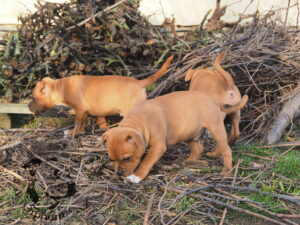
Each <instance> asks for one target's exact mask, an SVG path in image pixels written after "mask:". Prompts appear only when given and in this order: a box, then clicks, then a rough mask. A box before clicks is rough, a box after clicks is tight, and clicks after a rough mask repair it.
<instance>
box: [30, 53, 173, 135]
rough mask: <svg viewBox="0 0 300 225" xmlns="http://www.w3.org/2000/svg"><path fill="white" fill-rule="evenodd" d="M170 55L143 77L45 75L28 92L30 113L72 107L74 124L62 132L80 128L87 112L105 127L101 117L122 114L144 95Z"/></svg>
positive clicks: (161, 71)
mask: <svg viewBox="0 0 300 225" xmlns="http://www.w3.org/2000/svg"><path fill="white" fill-rule="evenodd" d="M172 59H173V56H171V57H169V58H168V59H167V61H166V62H165V63H164V64H163V66H162V67H161V68H160V69H159V70H158V71H157V72H156V73H155V74H153V75H151V76H149V77H147V78H146V79H144V80H136V79H134V78H131V77H124V76H88V75H84V76H72V77H66V78H62V79H58V80H53V79H51V78H49V77H46V78H44V79H42V81H40V82H38V83H37V84H36V86H35V88H34V89H33V91H32V97H33V100H32V102H30V104H29V109H30V111H32V112H36V111H40V110H48V109H51V108H52V107H54V106H55V105H66V106H69V107H71V108H72V109H74V111H75V117H76V126H75V129H74V130H71V131H67V132H66V134H68V135H73V134H77V133H80V132H83V131H84V123H85V121H86V119H87V116H88V114H90V115H94V116H97V123H98V125H99V126H100V127H102V128H107V125H106V121H105V117H104V116H109V115H114V114H118V113H119V114H121V115H122V116H124V115H125V114H126V112H127V111H128V110H129V109H130V108H131V107H132V106H133V105H135V104H136V103H138V102H141V101H143V100H145V99H146V98H147V94H146V90H145V87H147V86H148V85H150V84H152V83H154V82H155V81H156V80H158V79H159V78H160V77H161V76H162V75H163V73H164V72H165V71H166V70H167V68H168V66H169V64H170V63H171V61H172Z"/></svg>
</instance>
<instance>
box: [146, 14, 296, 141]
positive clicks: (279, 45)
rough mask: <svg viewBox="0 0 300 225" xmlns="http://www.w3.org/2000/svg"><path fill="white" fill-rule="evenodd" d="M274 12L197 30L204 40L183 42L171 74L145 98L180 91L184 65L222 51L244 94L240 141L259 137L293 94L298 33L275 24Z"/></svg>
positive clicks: (203, 63)
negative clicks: (217, 29) (221, 29)
mask: <svg viewBox="0 0 300 225" xmlns="http://www.w3.org/2000/svg"><path fill="white" fill-rule="evenodd" d="M274 14H276V13H274V12H272V13H268V14H266V15H260V16H259V15H258V14H255V15H253V16H252V17H253V19H252V22H249V23H247V24H246V25H245V24H244V25H243V24H240V23H238V24H236V26H235V27H234V28H233V29H230V30H228V31H227V32H225V33H223V34H221V35H220V34H219V33H218V35H215V36H214V34H212V35H209V34H208V33H206V32H203V33H201V34H200V35H202V38H203V39H205V40H206V41H207V39H208V38H210V42H209V43H207V44H206V45H203V43H202V42H201V41H199V42H198V43H197V42H193V45H194V46H193V47H192V48H187V47H186V46H185V45H183V48H182V51H181V52H178V56H179V59H178V61H177V62H175V63H174V64H173V65H172V66H171V67H170V69H169V72H170V74H171V75H169V76H168V78H167V79H165V80H164V81H163V82H161V83H160V84H159V85H158V86H157V87H156V89H155V90H153V92H152V93H151V94H150V96H151V97H154V96H157V95H159V94H161V93H168V92H171V91H174V90H184V89H186V88H187V84H185V83H184V81H183V77H184V75H185V73H186V71H187V70H188V69H190V68H201V67H203V68H207V67H211V66H212V64H213V61H214V59H215V57H216V55H217V54H218V53H219V52H220V51H221V50H226V52H227V54H226V55H225V57H224V60H223V62H222V65H223V67H224V68H225V69H226V70H227V71H229V72H230V73H231V74H232V76H233V79H234V81H235V83H236V85H237V86H238V88H239V90H240V91H241V93H242V94H248V95H249V97H250V99H249V103H248V104H247V107H246V108H245V109H243V111H242V124H241V127H242V130H243V132H244V134H245V133H247V134H248V135H245V138H244V139H243V140H247V142H246V143H249V142H251V141H253V140H255V139H256V138H257V137H259V138H258V139H261V137H264V136H265V135H262V134H266V132H267V131H268V130H269V129H270V127H271V125H272V123H273V122H274V120H275V118H276V116H277V115H278V113H279V112H280V110H281V109H282V107H283V105H284V103H286V102H287V100H289V99H290V98H291V97H293V96H294V95H295V94H297V93H298V92H299V90H298V89H299V88H297V87H298V84H299V77H300V63H299V62H300V54H299V52H300V42H299V38H300V32H299V29H297V28H296V27H289V26H285V24H283V23H280V21H279V20H277V19H276V17H273V15H274ZM197 44H198V46H197ZM290 122H291V121H290ZM243 143H245V142H243Z"/></svg>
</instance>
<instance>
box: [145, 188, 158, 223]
mask: <svg viewBox="0 0 300 225" xmlns="http://www.w3.org/2000/svg"><path fill="white" fill-rule="evenodd" d="M155 193H156V187H155V188H154V190H153V192H152V194H151V196H150V199H149V202H148V205H147V211H146V214H145V216H144V223H143V225H148V220H149V216H150V212H151V208H152V204H153V200H154V197H155Z"/></svg>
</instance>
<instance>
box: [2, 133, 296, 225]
mask: <svg viewBox="0 0 300 225" xmlns="http://www.w3.org/2000/svg"><path fill="white" fill-rule="evenodd" d="M63 130H64V129H57V130H41V129H27V130H22V129H21V130H18V129H17V130H8V131H2V132H1V133H2V134H3V136H4V137H6V139H5V141H7V143H6V145H4V146H3V147H0V151H1V153H2V156H3V157H2V158H1V161H0V164H1V166H0V173H1V176H0V181H1V182H0V191H1V193H8V192H9V193H10V194H4V195H2V196H1V198H2V199H3V201H2V202H1V206H2V209H1V210H0V216H1V218H2V222H3V223H4V224H10V223H14V224H17V223H18V222H21V223H22V222H24V223H27V224H28V223H29V224H48V223H55V224H196V222H197V223H199V222H201V223H203V224H224V220H225V218H226V220H228V219H230V218H229V216H227V217H226V212H227V211H226V210H227V209H226V208H228V209H230V210H231V211H235V212H237V215H240V214H241V213H243V214H246V215H248V216H250V217H252V218H254V217H255V219H257V218H258V219H261V220H265V221H268V222H269V223H270V224H280V225H283V224H292V225H296V224H298V223H297V219H298V222H299V214H297V213H299V206H300V199H299V198H297V196H293V195H290V194H289V193H286V192H284V191H283V190H285V191H287V190H289V191H290V192H292V190H295V193H296V191H297V190H298V187H299V180H297V179H296V180H295V181H292V180H290V179H288V178H285V177H284V176H283V175H282V174H281V175H280V174H274V173H273V172H272V169H273V168H274V164H275V163H276V161H274V160H272V157H273V155H272V153H270V155H269V157H262V158H263V160H260V162H259V163H256V164H255V163H253V165H255V167H254V166H250V167H249V168H248V167H242V166H241V165H240V163H241V161H239V160H238V162H237V164H236V168H235V176H234V177H233V178H224V177H221V176H220V174H219V172H220V171H221V167H222V162H221V161H220V160H218V159H216V158H208V157H205V156H202V157H201V160H199V161H198V162H197V163H196V164H194V165H189V166H186V165H184V163H183V160H184V158H186V156H187V154H188V151H189V150H188V147H187V145H184V144H180V145H177V146H174V147H172V148H169V150H168V151H167V152H166V153H165V154H164V156H163V157H162V159H161V160H160V161H159V162H158V163H157V164H156V165H155V167H154V169H153V170H152V172H151V173H150V174H149V176H148V177H147V179H146V180H144V181H142V182H141V183H139V184H131V183H126V182H124V181H123V180H122V179H120V178H118V176H116V174H115V172H114V165H113V162H112V161H111V160H110V159H109V158H108V155H107V149H106V147H105V146H102V145H100V144H99V143H98V141H97V138H98V136H99V133H96V134H92V135H90V134H87V135H84V136H82V137H80V138H78V139H74V140H68V139H62V138H61V136H62V132H63ZM9 139H10V140H9ZM1 140H3V139H0V141H1ZM247 153H248V152H247ZM252 156H253V155H252ZM256 162H257V161H256ZM262 168H264V169H262ZM240 170H242V171H248V172H249V171H252V173H250V175H249V176H246V177H245V176H242V175H240V174H243V172H241V171H240ZM253 170H254V171H253ZM272 173H273V175H270V174H272ZM275 175H277V176H279V177H280V179H285V180H284V185H283V186H284V187H283V190H282V189H279V188H276V190H274V189H273V188H272V189H271V191H267V190H266V188H264V186H265V187H268V186H269V185H270V184H272V181H271V180H272V179H273V178H274V177H273V176H275ZM270 179H271V180H270ZM275 186H276V185H275ZM246 193H247V194H246ZM251 194H254V195H261V196H265V198H269V199H270V198H272V199H278V200H277V202H278V204H277V206H272V207H271V208H272V209H270V206H268V205H267V204H266V203H265V202H264V203H262V202H259V201H258V200H253V199H252V200H250V199H249V195H251ZM277 210H279V212H276V211H277ZM17 212H19V214H17ZM126 214H127V216H126ZM14 215H22V216H17V218H15V217H14ZM253 222H254V221H253ZM240 223H241V221H236V223H234V224H240ZM229 224H230V222H229ZM232 224H233V223H232Z"/></svg>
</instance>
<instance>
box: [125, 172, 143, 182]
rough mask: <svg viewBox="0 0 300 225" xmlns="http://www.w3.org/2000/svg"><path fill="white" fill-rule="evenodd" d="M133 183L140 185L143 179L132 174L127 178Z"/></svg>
mask: <svg viewBox="0 0 300 225" xmlns="http://www.w3.org/2000/svg"><path fill="white" fill-rule="evenodd" d="M126 178H127V179H128V180H129V181H130V182H131V183H135V184H137V183H140V181H141V178H139V177H138V176H136V175H134V174H131V175H130V176H128V177H126Z"/></svg>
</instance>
